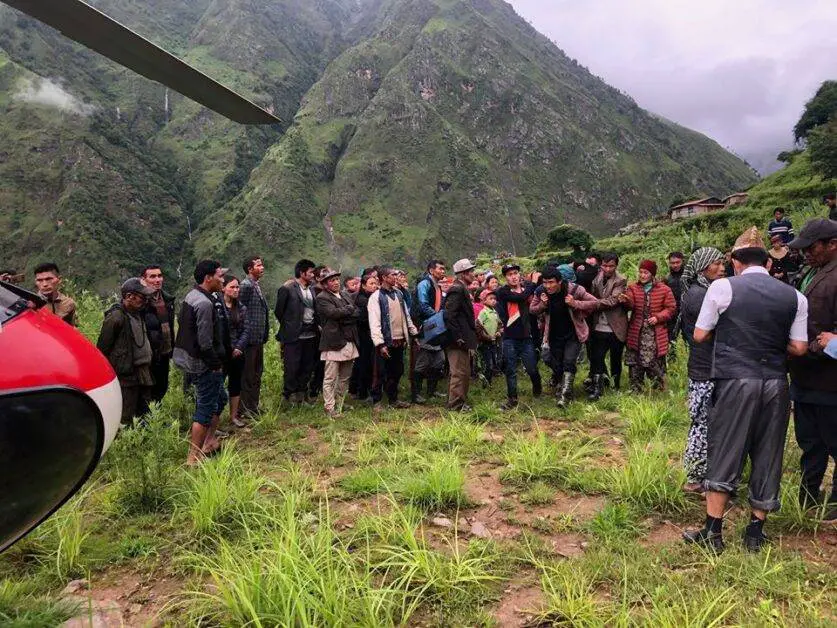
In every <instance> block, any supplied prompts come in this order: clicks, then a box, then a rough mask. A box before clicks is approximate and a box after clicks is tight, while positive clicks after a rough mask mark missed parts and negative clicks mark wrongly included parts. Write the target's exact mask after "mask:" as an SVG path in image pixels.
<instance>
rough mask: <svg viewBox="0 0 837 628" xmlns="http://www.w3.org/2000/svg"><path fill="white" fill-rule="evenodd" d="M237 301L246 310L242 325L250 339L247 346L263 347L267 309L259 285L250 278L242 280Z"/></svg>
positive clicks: (265, 339)
mask: <svg viewBox="0 0 837 628" xmlns="http://www.w3.org/2000/svg"><path fill="white" fill-rule="evenodd" d="M238 301H239V303H241V304H242V305H243V306H245V307H246V308H247V315H246V318H245V323H244V324H245V327H246V330H247V334H248V336H249V338H250V340H249V345H250V346H254V345H263V344H264V343H266V342H267V335H268V322H267V315H268V307H267V301H266V300H265V298H264V295H263V294H262V289H261V287H260V286H259V283H258V282H257V281H253V280H252V279H250V277H247V278H246V279H244V280H243V281H242V282H241V292H240V293H239V295H238Z"/></svg>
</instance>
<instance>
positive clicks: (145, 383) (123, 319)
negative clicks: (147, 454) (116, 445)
mask: <svg viewBox="0 0 837 628" xmlns="http://www.w3.org/2000/svg"><path fill="white" fill-rule="evenodd" d="M153 292H154V291H153V290H152V289H151V288H148V287H147V286H144V285H143V284H142V282H141V281H140V280H139V278H138V277H132V278H131V279H128V280H127V281H126V282H125V283H123V284H122V300H121V301H120V302H119V303H118V304H117V305H114V306H113V307H111V308H110V309H109V310H108V311H107V312H105V318H104V320H103V321H102V330H101V332H99V340H98V341H97V342H96V346H97V347H98V349H99V351H101V352H102V353H103V354H104V355H105V357H106V358H107V359H108V361H109V362H110V364H111V366H113V370H114V371H115V372H116V377H117V378H118V379H119V387H120V389H121V390H122V424H123V425H132V424H133V421H134V419H135V418H136V417H139V416H142V415H143V414H145V413H146V412H148V403H149V402H150V401H151V390H152V386H153V385H154V378H153V377H152V375H151V359H152V357H153V351H152V349H151V341H150V340H149V338H148V331H147V329H146V327H145V320H144V319H143V317H142V310H143V309H144V308H145V306H146V305H147V304H148V298H149V297H150V296H151V295H152V293H153Z"/></svg>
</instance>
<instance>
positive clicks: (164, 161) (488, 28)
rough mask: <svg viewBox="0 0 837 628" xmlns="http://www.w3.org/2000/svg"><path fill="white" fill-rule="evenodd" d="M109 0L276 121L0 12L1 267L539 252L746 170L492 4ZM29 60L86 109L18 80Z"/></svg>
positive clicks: (106, 276)
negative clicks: (197, 97) (207, 105)
mask: <svg viewBox="0 0 837 628" xmlns="http://www.w3.org/2000/svg"><path fill="white" fill-rule="evenodd" d="M95 4H96V6H98V7H100V8H101V9H103V10H105V11H107V12H108V13H110V14H111V15H113V16H114V17H116V18H117V19H120V20H122V21H124V22H125V23H126V24H127V25H129V26H130V27H132V28H134V29H135V30H137V31H139V32H140V33H142V34H144V35H146V36H148V37H150V38H152V39H154V40H155V41H157V42H159V43H161V44H163V45H166V46H168V47H169V48H170V49H172V50H173V51H174V52H176V53H177V54H179V55H181V56H183V57H184V58H186V59H188V60H189V61H191V62H192V63H194V64H195V65H197V66H198V67H200V68H201V69H203V70H204V71H206V72H208V73H210V74H211V75H212V76H214V77H217V78H218V79H220V80H222V81H224V82H226V83H228V84H230V85H231V86H233V87H234V88H236V89H238V90H240V91H241V92H242V93H244V94H246V95H247V96H249V97H251V98H253V99H255V100H256V101H257V102H260V103H262V104H264V105H270V106H272V107H273V108H274V110H275V111H276V112H277V113H278V114H279V115H280V116H281V117H283V119H285V120H287V121H288V122H287V125H286V128H285V129H279V128H275V129H271V128H245V127H241V126H238V125H235V124H232V123H230V122H228V121H226V120H225V119H223V118H221V117H220V116H217V115H215V114H213V113H211V112H208V111H207V110H205V109H203V108H201V107H199V106H198V105H196V104H194V103H192V102H191V101H188V100H186V99H184V98H182V97H180V96H178V95H177V94H175V93H174V92H173V91H171V90H166V89H165V88H164V87H162V86H160V85H157V84H154V83H151V82H149V81H146V80H144V79H142V78H139V77H137V76H135V75H133V74H132V73H130V72H128V71H127V70H124V69H122V68H120V67H118V66H116V65H114V64H112V63H110V62H108V61H107V60H105V59H103V58H101V57H99V56H98V55H96V54H94V53H91V52H89V51H86V50H83V49H80V48H79V47H78V46H75V45H74V44H72V43H70V42H68V41H67V40H65V39H64V38H63V37H61V36H60V35H58V34H56V33H55V32H54V31H52V30H51V29H49V28H46V27H44V26H42V25H40V24H38V23H36V22H34V21H32V20H29V19H27V18H25V17H22V16H20V15H19V14H17V13H16V12H14V11H12V10H10V9H4V8H0V54H3V55H5V56H4V57H3V58H4V59H6V62H5V65H4V66H3V69H2V70H0V71H2V72H4V74H3V76H4V78H3V79H2V83H0V108H2V110H3V115H2V117H0V138H2V140H3V142H4V147H3V158H2V160H0V189H2V192H0V199H2V206H0V227H2V232H0V243H2V245H3V249H2V250H3V259H2V260H0V261H2V263H3V264H4V265H11V266H18V267H23V266H26V267H30V268H31V266H32V265H33V264H34V263H35V261H36V260H38V259H43V258H44V257H45V256H49V257H54V258H56V259H57V261H59V262H60V263H64V265H65V266H67V268H68V272H70V273H72V274H74V275H76V276H77V277H78V278H79V280H80V282H81V283H82V284H90V285H96V286H97V287H104V286H106V285H112V284H113V283H114V282H115V279H116V278H118V277H121V276H124V275H125V274H126V273H130V272H135V271H136V269H137V266H139V265H141V264H142V263H143V262H145V261H146V260H148V259H152V258H153V259H161V260H162V261H163V262H164V264H166V265H167V269H168V270H169V272H177V270H178V264H179V263H180V262H182V263H183V264H184V266H183V267H184V268H185V267H186V266H188V265H189V264H191V262H192V261H193V260H194V258H195V257H197V256H203V255H213V256H217V257H220V258H222V259H224V260H225V262H228V263H231V264H233V265H234V267H237V266H238V263H237V262H238V260H239V259H240V258H241V257H242V256H243V255H245V254H247V253H249V252H250V251H260V252H262V253H263V254H264V255H265V256H266V258H267V259H268V261H269V262H270V267H271V274H270V279H271V280H272V281H274V282H276V281H279V280H280V279H281V278H282V277H283V276H284V275H285V273H287V271H288V270H289V268H290V267H291V265H292V263H293V261H294V259H295V258H296V257H298V256H300V255H303V254H305V255H309V256H312V257H314V258H315V259H324V260H326V259H327V260H331V261H334V260H336V261H337V262H338V263H340V264H342V265H345V266H347V267H354V266H355V265H358V264H361V263H366V262H372V261H380V260H382V259H389V260H392V261H395V262H398V263H404V264H408V265H413V264H417V263H419V262H420V260H422V259H423V258H425V257H427V256H428V255H431V254H440V255H443V256H445V257H453V256H458V255H464V254H473V253H475V252H477V251H511V252H518V251H527V250H531V249H532V248H533V247H534V245H535V243H536V242H537V241H538V240H539V239H540V234H542V233H545V231H546V230H548V229H549V228H551V227H552V226H554V224H556V223H557V222H573V223H575V224H578V225H580V226H583V227H586V228H588V229H590V230H591V231H593V232H594V233H596V234H597V235H603V234H606V233H608V232H610V231H613V230H615V229H616V228H618V227H620V226H622V225H624V224H627V223H630V222H634V221H635V220H636V219H637V218H642V217H646V216H650V215H651V214H653V213H654V212H655V211H657V210H658V209H659V208H661V207H662V206H664V205H665V204H666V203H667V202H668V201H669V200H670V199H671V197H672V196H673V195H675V194H678V193H680V194H687V193H691V192H696V191H703V192H709V193H715V194H725V193H729V192H731V191H734V190H737V189H740V188H742V187H745V186H747V185H749V184H751V183H752V182H753V181H754V180H755V177H754V175H753V173H752V172H751V171H750V169H749V168H748V167H747V166H746V164H744V163H743V162H741V161H740V160H738V159H737V158H736V157H734V156H732V155H730V154H729V153H727V152H726V151H724V150H723V149H721V148H720V147H719V146H718V145H717V144H716V143H715V142H713V141H711V140H709V139H708V138H706V137H704V136H702V135H700V134H697V133H694V132H692V131H689V130H687V129H683V128H682V127H679V126H677V125H675V124H673V123H670V122H668V121H665V120H662V119H660V118H658V117H656V116H653V115H651V114H649V113H647V112H645V111H644V110H642V109H640V108H639V107H638V106H637V105H636V104H635V103H634V102H633V101H632V100H631V99H630V98H628V97H627V96H625V95H623V94H621V93H619V92H618V91H617V90H615V89H613V88H611V87H609V86H608V85H606V84H605V83H603V82H602V81H600V80H599V79H597V78H596V77H594V76H592V75H591V74H590V73H589V72H587V70H586V69H584V68H583V67H582V66H580V65H578V64H577V63H576V62H575V61H573V60H571V59H569V58H568V57H567V56H566V55H564V54H563V53H562V52H561V51H560V50H559V49H558V48H557V47H555V46H554V45H553V44H552V43H551V42H549V41H548V40H547V39H546V38H545V37H543V36H541V35H540V34H538V33H537V32H536V31H535V30H534V29H532V28H531V27H530V26H529V25H528V24H527V23H526V22H525V21H523V20H522V19H520V18H519V17H518V16H517V15H515V14H514V12H513V10H512V9H511V7H510V6H509V5H507V4H506V3H504V2H500V1H499V0H317V1H315V2H302V0H269V1H265V2H259V3H255V2H252V1H250V0H179V1H175V0H149V1H148V2H145V3H137V2H132V1H129V0H97V1H96V2H95ZM24 68H25V70H24ZM27 72H31V73H34V74H32V75H30V74H27ZM35 75H37V76H40V77H44V78H47V79H50V82H49V83H44V85H46V86H47V88H48V89H47V91H52V92H54V91H56V90H55V88H56V87H57V88H58V91H59V92H61V94H62V95H63V96H62V97H65V99H66V97H67V96H70V97H72V98H74V99H75V100H73V101H72V102H73V104H74V107H75V108H74V109H73V108H72V107H71V108H70V109H69V110H68V109H67V108H66V107H65V108H64V110H63V111H60V112H59V111H57V110H56V106H55V102H44V99H43V98H41V99H40V101H39V102H38V103H33V102H31V101H32V99H31V98H30V99H29V101H25V100H21V99H20V97H19V96H20V94H21V93H25V92H26V86H27V85H28V83H25V81H27V80H29V81H33V80H34V84H35V85H40V83H38V81H37V76H35ZM62 106H63V105H62ZM27 125H31V126H32V127H34V128H33V129H32V131H31V132H29V133H25V132H24V130H25V129H26V128H28V127H27ZM88 153H89V154H90V155H91V157H90V158H89V159H87V158H77V157H76V156H77V155H87V154H88ZM24 164H25V165H24ZM22 171H24V172H25V176H24V175H22V174H21V172H22ZM36 173H37V174H36ZM41 179H43V180H47V181H49V185H46V186H44V185H40V184H39V181H40V180H41ZM111 183H113V186H114V188H115V189H114V190H110V189H109V188H110V185H111ZM47 192H48V193H47ZM59 216H60V217H59ZM59 222H60V225H59ZM68 224H72V225H73V229H74V230H73V231H70V232H68V229H67V225H68ZM32 234H37V239H32V238H33V237H34V236H33V235H32ZM68 240H71V241H73V242H74V246H73V247H72V251H70V250H69V249H67V248H66V247H65V245H66V243H67V241H68ZM186 276H188V272H186V273H184V281H185V280H186V279H185V277H186Z"/></svg>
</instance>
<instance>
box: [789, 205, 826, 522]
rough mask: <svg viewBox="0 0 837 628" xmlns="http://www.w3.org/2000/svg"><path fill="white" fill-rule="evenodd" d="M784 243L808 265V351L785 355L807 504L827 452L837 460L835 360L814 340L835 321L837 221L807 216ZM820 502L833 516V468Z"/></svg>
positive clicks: (816, 494)
mask: <svg viewBox="0 0 837 628" xmlns="http://www.w3.org/2000/svg"><path fill="white" fill-rule="evenodd" d="M788 246H789V247H790V248H792V249H799V250H801V251H802V253H803V254H804V255H805V261H806V263H807V264H808V266H810V268H811V270H810V271H809V272H808V273H806V274H805V275H804V276H803V277H802V279H801V280H800V282H799V291H800V292H802V294H804V295H805V296H806V297H807V299H808V353H807V354H806V355H805V356H803V357H801V358H795V359H793V360H791V361H790V374H791V399H792V400H793V402H794V431H795V432H796V442H797V443H798V444H799V448H800V449H801V450H802V459H801V466H802V485H801V486H800V489H799V500H800V503H801V504H802V507H803V508H810V507H813V506H818V505H819V503H820V485H821V484H822V480H823V477H824V476H825V471H826V469H827V468H828V459H829V457H830V458H832V459H833V460H835V462H837V360H832V359H830V358H829V357H827V356H826V355H825V352H824V350H823V347H822V346H821V344H820V343H819V342H817V336H818V335H819V334H821V333H822V332H833V331H835V325H837V221H834V220H828V219H826V218H815V219H814V220H811V221H809V222H808V224H806V225H805V227H803V228H802V231H800V233H799V235H798V236H797V237H796V239H794V240H793V241H791V242H790V244H789V245H788ZM825 503H826V506H825V509H824V516H823V520H824V521H825V522H828V523H835V522H837V469H835V471H834V475H833V478H832V483H831V496H830V497H829V498H828V499H827V500H826V501H825Z"/></svg>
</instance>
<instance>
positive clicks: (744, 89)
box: [510, 0, 837, 172]
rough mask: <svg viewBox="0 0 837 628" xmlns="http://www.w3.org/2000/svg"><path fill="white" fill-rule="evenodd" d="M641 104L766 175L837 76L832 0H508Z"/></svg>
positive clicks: (835, 14) (836, 7)
mask: <svg viewBox="0 0 837 628" xmlns="http://www.w3.org/2000/svg"><path fill="white" fill-rule="evenodd" d="M510 1H511V3H512V5H513V6H514V7H515V9H516V10H517V11H518V12H519V13H520V14H521V15H523V16H524V17H526V18H527V19H528V20H529V21H530V22H531V24H532V25H533V26H534V27H535V28H537V29H538V30H540V31H541V32H542V33H544V34H545V35H547V36H548V37H549V38H550V39H552V40H553V41H555V43H556V44H557V45H558V46H559V47H560V48H563V49H564V50H565V51H566V52H567V54H569V55H570V56H571V57H575V58H576V59H577V60H578V61H579V63H581V64H582V65H585V66H587V67H589V68H590V70H591V71H592V72H593V73H594V74H597V75H599V76H601V77H602V78H603V79H604V80H606V81H607V82H608V83H610V84H611V85H613V86H615V87H618V88H619V89H621V90H622V91H625V92H627V93H628V94H630V95H631V96H632V97H633V98H634V99H635V100H636V101H637V103H639V105H640V106H642V107H645V108H646V109H649V110H650V111H653V112H655V113H658V114H661V115H663V116H665V117H666V118H669V119H671V120H674V121H675V122H678V123H680V124H682V125H684V126H687V127H690V128H693V129H695V130H697V131H700V132H702V133H705V134H707V135H709V136H710V137H712V138H713V139H715V140H717V141H718V143H720V144H721V145H722V146H725V147H727V148H730V149H732V150H733V151H734V152H736V153H737V154H739V155H741V156H742V157H744V158H746V159H747V160H748V161H749V162H750V163H751V164H752V165H753V166H755V167H756V168H758V169H759V170H761V171H762V172H766V171H769V170H771V169H774V168H775V167H776V166H777V165H778V164H777V163H776V162H775V156H776V154H777V153H779V152H780V151H782V150H786V149H788V148H790V147H791V146H792V145H793V135H792V128H793V125H794V124H795V123H796V121H797V120H798V119H799V116H800V114H801V113H802V109H803V107H804V105H805V102H806V101H807V100H808V99H809V98H811V96H813V94H814V92H815V91H816V89H817V87H819V85H820V84H821V83H822V82H823V81H824V80H827V79H837V65H835V62H834V60H835V59H837V38H835V36H834V33H835V32H837V3H835V2H834V0H798V1H795V2H782V1H780V0H736V1H735V2H730V1H729V0H704V2H701V3H697V4H695V3H694V2H689V1H688V0H636V1H635V2H624V1H622V0H586V1H585V2H578V1H577V0H549V1H548V2H547V1H544V0H510Z"/></svg>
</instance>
